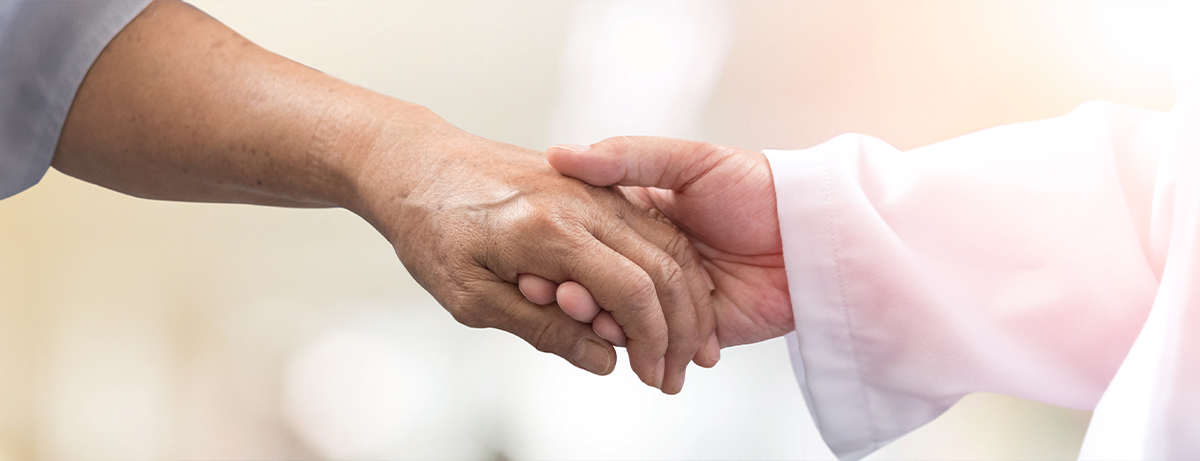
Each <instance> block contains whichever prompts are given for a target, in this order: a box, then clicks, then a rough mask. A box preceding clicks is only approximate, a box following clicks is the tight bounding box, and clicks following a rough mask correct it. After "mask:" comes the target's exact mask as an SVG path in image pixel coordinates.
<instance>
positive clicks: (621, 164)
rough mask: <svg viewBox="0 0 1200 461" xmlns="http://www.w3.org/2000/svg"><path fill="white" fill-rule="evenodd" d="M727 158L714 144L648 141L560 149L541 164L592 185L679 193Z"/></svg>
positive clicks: (626, 138) (725, 150) (561, 146)
mask: <svg viewBox="0 0 1200 461" xmlns="http://www.w3.org/2000/svg"><path fill="white" fill-rule="evenodd" d="M731 154H732V151H731V150H730V149H729V148H726V147H723V146H718V145H715V144H709V143H703V142H696V141H685V140H680V139H670V138H659V137H653V136H623V137H616V138H608V139H605V140H603V141H600V142H598V143H596V144H593V145H591V146H575V145H570V144H559V145H555V146H550V147H549V148H548V149H547V150H546V160H547V161H549V162H550V165H551V166H553V167H554V169H556V170H558V171H559V172H560V173H562V174H564V175H566V176H570V177H573V178H576V179H579V180H582V181H583V182H586V183H589V184H592V185H594V186H611V185H614V184H615V185H621V186H644V187H657V188H660V189H671V190H675V191H681V192H682V191H683V189H685V188H686V186H687V185H688V184H689V183H691V182H693V181H694V180H695V179H696V178H698V177H700V176H701V175H703V174H704V173H705V172H707V171H709V170H712V169H713V168H714V167H715V166H716V165H718V164H720V162H722V161H724V160H725V159H726V158H728V157H729V156H730V155H731Z"/></svg>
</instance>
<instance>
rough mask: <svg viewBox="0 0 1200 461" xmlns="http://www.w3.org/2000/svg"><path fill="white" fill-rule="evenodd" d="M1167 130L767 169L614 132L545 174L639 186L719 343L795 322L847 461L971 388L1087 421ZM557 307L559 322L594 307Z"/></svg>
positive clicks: (761, 159)
mask: <svg viewBox="0 0 1200 461" xmlns="http://www.w3.org/2000/svg"><path fill="white" fill-rule="evenodd" d="M1165 125H1166V116H1165V115H1164V114H1161V113H1158V112H1153V111H1143V110H1135V109H1129V108H1123V107H1119V106H1114V105H1109V104H1100V103H1090V104H1085V105H1084V106H1081V107H1080V108H1079V109H1077V110H1076V111H1074V112H1072V113H1071V114H1069V115H1067V116H1064V117H1059V118H1056V119H1050V120H1044V121H1039V122H1032V123H1024V124H1017V125H1009V126H1002V127H997V128H992V129H988V130H984V131H980V132H977V133H973V134H970V135H967V136H963V137H960V138H956V139H952V140H949V141H946V142H942V143H938V144H934V145H931V146H927V147H924V148H921V149H916V150H913V151H909V152H900V151H898V150H897V149H895V148H893V147H891V146H890V145H888V144H886V143H883V142H881V141H878V140H875V139H872V138H869V137H866V136H862V135H844V136H841V137H838V138H835V139H833V140H831V141H829V142H827V143H825V144H822V145H820V146H817V147H814V148H811V149H806V150H803V151H795V152H782V151H771V152H767V154H766V155H765V156H764V155H763V154H758V153H754V152H749V151H744V150H739V149H733V148H726V147H719V146H712V145H707V144H701V143H692V142H685V141H673V140H663V139H656V138H614V139H610V140H606V141H603V142H601V143H598V144H596V145H593V146H592V147H591V148H590V149H587V150H583V151H576V150H572V149H566V148H552V149H551V150H550V151H549V152H548V159H549V160H550V162H551V164H552V165H553V166H554V167H555V168H556V169H558V170H559V171H560V172H562V173H564V174H566V175H568V176H573V177H576V178H579V179H582V180H584V181H587V182H589V183H592V184H594V185H611V184H619V185H624V186H640V187H628V188H625V189H624V190H625V192H626V195H628V196H632V197H636V198H638V199H639V201H640V202H641V203H642V204H643V205H645V206H651V207H654V208H657V209H658V210H659V211H660V212H662V213H663V214H664V215H665V216H666V217H667V218H669V219H671V220H672V221H674V222H675V223H676V224H677V225H679V226H680V227H681V228H682V229H683V230H684V232H685V233H686V234H687V235H689V236H690V237H691V238H692V239H693V240H694V242H695V246H696V248H697V250H698V251H699V252H700V253H701V255H702V258H703V259H704V265H705V268H706V269H708V271H709V272H710V274H711V275H712V278H713V280H714V282H715V284H716V290H715V291H714V296H713V299H714V304H713V308H714V310H715V318H716V321H717V332H718V337H719V339H720V344H721V345H722V346H728V345H734V344H743V343H747V342H753V341H759V340H763V339H768V338H772V337H775V336H779V335H781V334H783V333H785V332H787V331H788V330H790V329H792V328H795V329H796V333H797V334H796V336H795V337H792V338H789V342H790V343H791V346H792V348H793V353H794V354H793V355H794V359H795V360H794V365H795V366H796V375H797V377H798V379H799V381H800V384H801V388H802V390H803V391H804V394H805V398H806V401H807V402H808V404H809V408H810V411H811V413H812V415H813V418H814V419H815V420H816V422H817V426H818V428H819V429H820V430H821V433H822V436H823V437H824V438H825V440H826V442H827V443H828V444H829V445H830V448H831V449H832V450H833V451H834V453H836V454H837V455H838V456H839V457H841V458H842V459H857V458H861V457H862V456H865V455H867V454H869V453H871V452H873V451H874V450H876V449H878V448H880V447H882V446H884V445H886V444H887V443H888V442H890V441H891V440H894V439H895V438H897V437H899V436H901V435H903V434H905V433H907V432H909V431H911V430H913V429H915V428H917V427H919V426H921V425H923V424H925V423H926V422H929V421H930V420H932V419H933V418H935V417H937V416H938V415H939V414H941V413H942V412H943V411H945V410H946V409H947V408H949V407H950V406H951V405H952V404H954V402H956V401H958V399H960V398H961V397H963V396H964V395H966V394H969V393H972V392H978V391H989V392H996V393H1002V394H1007V395H1013V396H1017V397H1023V398H1029V399H1033V400H1038V401H1042V402H1047V403H1051V404H1056V405H1061V406H1066V407H1071V408H1092V407H1093V406H1094V405H1095V403H1096V401H1097V400H1098V399H1099V397H1100V395H1101V394H1102V393H1103V391H1104V389H1105V387H1106V386H1107V384H1108V382H1109V380H1111V378H1112V376H1113V374H1114V373H1115V371H1116V369H1117V367H1118V366H1119V365H1120V363H1121V361H1122V360H1123V359H1124V357H1125V354H1126V352H1127V351H1128V350H1129V347H1130V345H1131V344H1132V342H1133V340H1134V338H1135V337H1136V335H1137V333H1138V331H1139V330H1140V328H1141V325H1142V323H1143V321H1144V319H1145V316H1146V314H1147V312H1148V310H1149V307H1150V305H1151V303H1152V302H1153V299H1154V296H1155V292H1156V289H1157V284H1158V280H1157V278H1156V277H1157V275H1156V274H1158V273H1161V270H1162V261H1163V255H1164V254H1165V249H1164V248H1163V245H1162V242H1164V241H1165V240H1164V239H1163V238H1162V234H1163V232H1164V229H1166V228H1168V227H1169V223H1165V224H1164V223H1163V222H1161V219H1157V220H1156V218H1155V217H1156V216H1162V215H1161V214H1156V213H1155V210H1156V207H1160V205H1161V204H1157V203H1155V202H1154V200H1153V199H1152V198H1153V197H1154V196H1155V178H1156V168H1157V156H1158V151H1159V143H1160V140H1161V139H1162V132H1163V130H1165V129H1166V126H1165ZM768 159H769V160H770V166H769V168H768V166H767V160H768ZM772 178H773V179H772ZM775 198H777V199H778V200H777V201H778V204H777V210H778V214H776V213H773V212H774V211H776V204H775V203H774V202H775V200H773V199H775ZM777 226H778V230H777ZM776 232H779V234H780V235H781V236H782V238H781V240H780V239H779V237H776V234H775V233H776ZM780 253H782V255H781V254H780ZM781 256H782V257H781ZM780 259H782V260H783V262H785V263H786V281H785V280H784V274H783V271H782V270H781V268H780V266H779V262H780ZM526 293H527V295H528V293H529V291H528V290H527V291H526ZM584 293H585V294H586V291H585V292H584ZM569 298H571V299H560V300H559V301H560V305H561V306H562V307H563V308H564V309H567V310H570V309H571V308H572V306H573V305H575V304H579V302H577V301H575V300H574V299H577V298H586V296H579V295H573V296H572V297H569ZM789 299H790V303H789ZM789 306H790V307H792V309H789V308H788V307H789ZM789 314H794V324H792V323H791V322H790V321H791V320H792V319H791V318H789ZM602 319H603V313H601V314H600V315H598V316H596V320H597V321H595V322H593V326H594V328H595V329H596V331H597V333H600V334H601V335H602V336H603V335H607V334H610V332H609V331H608V330H607V329H605V328H602V326H603V320H602Z"/></svg>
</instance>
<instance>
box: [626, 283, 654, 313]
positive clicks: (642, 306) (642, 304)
mask: <svg viewBox="0 0 1200 461" xmlns="http://www.w3.org/2000/svg"><path fill="white" fill-rule="evenodd" d="M623 294H624V297H625V299H628V300H629V301H630V304H631V310H632V311H633V312H634V313H635V314H637V315H638V316H639V317H640V316H642V315H644V314H645V313H647V312H649V311H650V309H651V306H653V305H654V302H655V301H657V300H658V291H657V290H656V289H655V288H654V282H653V281H652V280H650V277H649V276H647V275H645V274H639V275H638V276H637V277H636V278H633V279H631V280H630V281H629V283H628V285H626V286H625V290H624V293H623Z"/></svg>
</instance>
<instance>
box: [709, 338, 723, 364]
mask: <svg viewBox="0 0 1200 461" xmlns="http://www.w3.org/2000/svg"><path fill="white" fill-rule="evenodd" d="M708 357H709V358H711V359H712V360H713V361H714V362H716V361H718V360H721V343H720V342H718V341H717V334H716V333H713V334H712V336H709V337H708Z"/></svg>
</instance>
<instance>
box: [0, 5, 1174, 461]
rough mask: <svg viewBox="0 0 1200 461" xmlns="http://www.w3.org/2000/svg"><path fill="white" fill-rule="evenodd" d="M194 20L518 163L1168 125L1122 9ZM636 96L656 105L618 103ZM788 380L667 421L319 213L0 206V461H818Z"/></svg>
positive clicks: (961, 449) (984, 408) (1017, 426)
mask: <svg viewBox="0 0 1200 461" xmlns="http://www.w3.org/2000/svg"><path fill="white" fill-rule="evenodd" d="M196 5H197V6H198V7H200V8H201V9H204V10H205V11H207V12H209V13H210V14H212V15H213V16H214V17H216V18H218V19H220V20H222V21H224V22H225V23H227V24H228V25H230V26H231V27H233V28H234V29H235V30H238V31H240V32H241V33H243V34H244V35H246V36H248V37H249V38H250V39H252V40H254V41H255V42H257V43H259V44H261V45H263V46H264V47H266V48H268V49H271V50H274V51H276V52H279V53H281V54H283V55H285V56H288V57H290V58H292V59H295V60H297V61H299V62H302V63H304V64H307V65H309V66H312V67H315V68H317V69H320V70H323V71H325V72H327V73H330V74H332V75H334V76H337V77H340V78H343V79H345V80H348V81H351V82H354V83H357V84H360V85H363V86H365V87H367V88H371V89H374V90H376V91H380V92H383V93H386V94H389V95H392V96H396V97H399V98H403V99H406V100H410V101H414V102H417V103H420V104H424V105H426V106H428V107H430V108H432V109H433V110H435V111H437V112H438V113H440V114H441V115H443V116H444V117H445V118H447V119H448V120H450V121H451V122H452V123H455V124H457V125H458V126H460V127H462V128H464V129H466V130H468V131H471V132H473V133H476V134H479V135H482V136H486V137H491V138H495V139H499V140H502V141H506V142H510V143H514V144H518V145H522V146H526V147H531V148H534V149H541V148H543V147H544V146H546V145H547V144H550V143H556V142H577V143H578V142H591V141H594V140H596V139H598V138H600V137H603V136H609V135H615V134H628V133H637V134H662V135H673V136H691V137H695V138H699V139H703V140H710V141H715V142H721V143H728V144H736V145H740V146H743V147H747V148H753V149H760V148H765V147H793V148H799V147H807V146H810V145H813V144H816V143H819V142H821V141H824V140H826V139H828V138H830V137H832V136H834V135H836V134H838V133H841V132H845V131H858V132H864V133H867V134H871V135H875V136H879V137H881V138H883V139H885V140H888V141H890V142H893V143H895V144H896V145H898V146H900V147H902V148H911V147H915V146H919V145H922V144H926V143H930V142H935V141H938V140H941V139H945V138H947V137H951V136H955V135H959V134H963V133H966V132H969V131H973V130H977V129H980V128H984V127H987V126H992V125H995V124H999V123H1009V122H1017V121H1025V120H1033V119H1037V118H1044V117H1050V116H1055V115H1060V114H1062V113H1065V112H1066V111H1068V110H1070V109H1071V108H1072V107H1074V106H1075V105H1076V104H1078V103H1080V102H1083V101H1086V100H1089V99H1108V100H1114V101H1117V102H1120V103H1126V104H1132V105H1139V106H1143V107H1150V108H1157V109H1167V108H1169V107H1170V104H1171V98H1172V93H1171V89H1170V84H1169V81H1168V80H1167V65H1166V63H1164V62H1162V60H1161V59H1158V60H1155V59H1154V58H1153V57H1151V59H1150V60H1148V61H1147V60H1145V58H1146V56H1147V54H1146V53H1139V52H1136V51H1135V52H1132V53H1131V52H1129V51H1128V50H1129V47H1130V46H1134V48H1133V49H1134V50H1137V49H1138V48H1137V46H1151V47H1152V46H1153V41H1152V40H1153V38H1152V37H1151V38H1146V37H1147V34H1146V33H1143V32H1138V31H1139V30H1143V31H1144V30H1145V27H1143V28H1142V29H1138V28H1137V27H1138V26H1136V24H1134V25H1133V26H1131V25H1129V24H1126V23H1125V22H1122V18H1133V17H1135V16H1136V14H1138V11H1141V10H1138V9H1137V8H1134V10H1135V11H1134V13H1129V12H1128V11H1127V10H1128V5H1123V4H1122V5H1116V6H1115V7H1114V6H1112V5H1105V4H1095V3H1008V2H1003V3H1001V2H969V3H968V2H837V3H835V2H822V1H808V2H794V3H793V2H730V3H700V2H696V3H692V2H682V3H663V2H659V3H650V4H638V3H623V4H613V3H582V4H581V3H576V2H511V1H487V2H484V1H479V2H458V1H444V2H426V1H411V2H399V1H379V2H368V1H340V2H335V1H305V2H285V1H254V2H238V1H220V0H208V1H200V2H197V3H196ZM1113 8H1118V9H1119V8H1126V10H1121V11H1125V12H1123V13H1120V14H1114V13H1113ZM1147 17H1149V18H1150V19H1147V20H1145V21H1143V22H1145V23H1148V24H1151V26H1150V29H1153V24H1154V20H1155V19H1154V17H1153V16H1152V15H1151V16H1147ZM1114 18H1116V19H1114ZM1143 19H1144V18H1143ZM1139 20H1141V19H1139ZM1114 21H1115V23H1114ZM1126 22H1128V21H1126ZM1113 24H1116V25H1113ZM1131 27H1132V29H1131ZM1130 30H1132V31H1133V32H1129V31H1130ZM1114 31H1115V32H1114ZM606 34H607V35H606ZM1122 34H1124V35H1122ZM1121 37H1134V38H1133V39H1128V38H1124V39H1123V38H1121ZM1114 40H1116V42H1114ZM1122 40H1124V41H1122ZM1129 40H1133V42H1137V43H1141V44H1140V45H1139V44H1137V43H1135V44H1134V45H1129V43H1133V42H1130V41H1129ZM1139 40H1140V41H1139ZM1146 40H1150V42H1147V43H1151V45H1146V44H1145V43H1142V42H1144V41H1146ZM631 43H632V44H634V45H636V44H639V43H646V44H648V46H645V47H638V46H631V45H630V44H631ZM1114 43H1115V45H1114ZM649 45H653V46H649ZM1122 50H1124V51H1122ZM605 53H607V54H605ZM630 53H633V54H630ZM1130 56H1132V57H1133V58H1132V59H1131V58H1130ZM1139 59H1140V61H1139ZM614 63H615V64H614ZM622 66H623V67H622ZM596 71H604V72H609V74H606V75H609V76H608V77H606V78H603V79H598V80H597V79H592V80H588V79H587V78H585V77H586V76H588V75H592V76H594V73H595V72H596ZM581 76H583V77H581ZM647 88H649V90H647ZM636 91H643V92H646V93H644V94H645V95H653V96H655V97H654V98H647V97H642V98H625V99H620V98H621V95H626V96H627V95H629V94H633V92H636ZM614 98H616V99H617V100H615V102H614ZM638 104H644V105H646V106H645V107H639V106H638ZM788 367H789V365H788V360H787V353H786V350H785V349H784V346H783V344H782V342H780V341H769V342H766V343H762V344H759V345H753V346H744V347H738V348H734V349H729V350H726V351H725V352H724V353H723V360H722V362H721V364H720V365H719V366H718V367H717V368H715V369H713V370H702V369H694V370H692V371H690V373H689V379H688V384H687V388H686V389H685V390H684V392H683V393H682V394H681V395H679V396H675V397H668V396H663V395H660V394H657V393H655V392H654V391H653V390H651V389H649V388H646V387H644V386H642V385H640V384H638V382H637V381H636V380H635V379H634V377H633V375H632V373H630V372H629V371H628V370H627V369H625V368H624V362H622V364H621V366H619V367H618V370H617V372H615V373H613V375H612V376H608V377H594V376H591V375H588V374H587V373H585V372H583V371H579V370H576V369H574V368H573V367H571V366H570V365H568V364H567V363H565V362H564V361H562V360H561V359H558V358H556V357H552V356H547V355H544V354H540V353H538V352H536V351H534V350H533V348H531V347H529V346H528V345H526V344H525V343H523V342H522V341H520V340H519V339H517V338H515V337H511V336H509V335H507V334H505V333H502V332H498V331H494V330H471V329H468V328H465V327H462V326H459V325H457V324H455V323H454V321H453V319H451V317H450V316H449V315H448V314H446V313H445V312H444V311H443V310H442V309H441V308H440V307H439V306H438V305H437V304H436V302H434V301H433V299H432V298H431V297H429V296H428V295H427V294H425V293H424V292H423V291H422V290H421V289H420V287H419V286H418V285H417V284H416V283H415V282H414V281H413V280H412V279H411V278H410V277H409V276H408V275H407V273H405V271H404V269H403V267H402V266H401V265H400V264H399V262H398V261H396V259H395V256H394V255H393V253H392V250H391V248H390V247H389V246H388V244H387V242H385V241H384V240H383V239H382V238H381V237H379V236H378V235H376V234H375V233H374V231H373V230H372V229H371V228H370V227H369V226H368V225H366V224H365V223H363V222H361V220H359V219H358V218H356V217H355V216H353V215H351V214H350V213H348V212H345V211H341V210H283V209H269V208H262V207H249V206H228V205H202V204H178V203H164V202H152V201H145V200H138V199H133V198H130V197H126V196H122V195H119V194H116V193H113V192H109V191H106V190H103V189H100V188H98V187H95V186H91V185H88V184H85V183H81V182H79V181H76V180H74V179H71V178H67V177H64V176H62V175H60V174H58V173H55V172H51V173H50V174H49V175H48V176H47V178H46V179H45V180H44V181H43V183H42V184H41V185H39V186H37V187H36V188H34V189H32V190H30V191H27V192H25V193H22V194H20V195H18V196H17V197H14V198H12V199H9V200H5V201H0V460H3V459H14V460H17V459H162V458H171V459H200V458H204V459H278V458H289V459H291V458H294V459H322V458H333V459H361V458H408V459H439V458H440V459H739V458H745V459H775V458H778V459H829V458H830V455H829V453H828V451H827V450H826V449H825V447H824V446H823V445H822V444H821V443H820V440H819V437H818V436H817V435H816V433H815V429H814V428H813V426H812V423H811V420H810V419H809V418H808V415H807V413H806V411H805V409H804V405H803V401H802V400H801V398H800V394H799V390H798V389H797V387H796V384H795V381H794V378H793V377H792V375H791V371H790V369H789V368H788ZM1087 419H1088V414H1087V413H1086V412H1078V411H1070V410H1064V409H1059V408H1054V407H1050V406H1047V405H1042V404H1037V403H1033V402H1026V401H1021V400H1017V399H1012V398H1007V397H1002V396H995V395H975V396H971V397H968V398H967V399H965V400H964V401H963V402H962V403H960V404H959V405H958V406H956V407H955V408H954V409H952V410H951V411H950V412H949V413H948V414H947V415H945V416H943V417H942V418H940V419H939V420H937V421H935V422H934V423H932V424H930V425H929V426H927V427H924V428H922V429H920V430H918V431H917V432H915V433H914V434H912V435H910V436H908V437H906V438H904V439H902V440H900V441H899V442H897V443H896V444H894V445H893V446H891V447H889V448H887V449H885V450H884V451H883V452H881V453H880V454H878V455H876V456H875V458H876V459H1048V458H1071V457H1073V456H1074V452H1075V451H1076V450H1078V445H1079V442H1080V440H1081V437H1082V434H1083V428H1084V426H1085V425H1086V422H1087Z"/></svg>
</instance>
